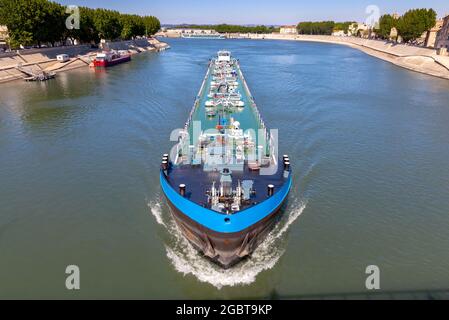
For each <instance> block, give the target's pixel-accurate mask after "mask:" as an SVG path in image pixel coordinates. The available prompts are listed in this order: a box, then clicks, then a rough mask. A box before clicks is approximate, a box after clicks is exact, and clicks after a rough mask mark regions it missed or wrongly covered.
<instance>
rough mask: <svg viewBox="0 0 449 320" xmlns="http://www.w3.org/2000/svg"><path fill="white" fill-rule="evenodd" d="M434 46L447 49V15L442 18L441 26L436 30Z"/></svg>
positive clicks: (448, 45)
mask: <svg viewBox="0 0 449 320" xmlns="http://www.w3.org/2000/svg"><path fill="white" fill-rule="evenodd" d="M435 48H437V49H442V48H445V49H446V50H448V49H449V15H447V16H446V17H445V18H444V19H443V26H442V27H441V29H440V30H439V31H438V35H437V39H436V44H435Z"/></svg>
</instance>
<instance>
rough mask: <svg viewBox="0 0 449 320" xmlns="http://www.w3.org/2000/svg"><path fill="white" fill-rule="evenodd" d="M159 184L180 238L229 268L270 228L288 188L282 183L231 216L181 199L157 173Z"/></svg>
mask: <svg viewBox="0 0 449 320" xmlns="http://www.w3.org/2000/svg"><path fill="white" fill-rule="evenodd" d="M160 183H161V187H162V190H163V192H164V195H165V197H166V198H167V200H168V204H169V206H170V208H171V213H172V215H173V217H174V219H175V221H176V223H177V225H178V227H179V228H180V230H181V231H182V233H183V234H184V236H185V237H186V238H187V239H188V240H189V241H190V242H191V243H192V244H193V245H194V246H195V247H196V248H197V249H198V250H199V251H200V252H202V253H203V254H204V255H205V256H206V257H208V258H209V259H211V260H212V261H214V262H216V263H218V264H219V265H221V266H222V267H223V268H229V267H231V266H233V265H234V264H236V263H237V262H239V261H240V260H242V259H243V258H245V257H247V256H249V255H250V254H251V253H252V252H253V251H254V250H255V248H256V247H257V246H258V245H259V244H260V243H261V242H262V241H263V239H264V237H265V236H266V235H267V233H268V232H269V231H270V230H271V229H272V227H273V226H274V224H275V222H276V221H277V218H278V216H279V213H280V209H281V208H282V206H283V204H284V203H285V201H286V199H287V196H288V193H289V191H290V188H291V184H292V178H291V175H290V176H289V178H288V179H287V181H286V183H285V184H284V185H283V186H282V187H281V188H280V189H279V190H277V192H275V193H274V194H273V195H272V196H271V197H267V198H266V200H264V201H262V202H260V203H258V204H256V205H254V206H252V207H250V208H248V209H245V210H242V211H239V212H236V213H234V214H232V215H226V214H223V213H219V212H216V211H213V210H210V209H208V208H204V207H202V206H200V205H198V204H196V203H194V202H192V201H191V200H189V199H188V198H186V197H183V196H181V195H180V194H179V193H178V191H177V190H175V189H174V188H173V187H172V186H171V185H170V183H169V181H168V180H167V176H166V175H165V173H164V172H163V171H162V170H161V172H160Z"/></svg>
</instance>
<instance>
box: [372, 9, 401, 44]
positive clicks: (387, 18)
mask: <svg viewBox="0 0 449 320" xmlns="http://www.w3.org/2000/svg"><path fill="white" fill-rule="evenodd" d="M397 22H398V21H397V20H396V19H395V18H393V16H392V15H390V14H385V15H383V16H381V17H380V19H379V29H378V30H376V33H377V34H378V35H379V36H380V37H381V38H383V39H389V38H390V34H391V29H393V28H396V27H397Z"/></svg>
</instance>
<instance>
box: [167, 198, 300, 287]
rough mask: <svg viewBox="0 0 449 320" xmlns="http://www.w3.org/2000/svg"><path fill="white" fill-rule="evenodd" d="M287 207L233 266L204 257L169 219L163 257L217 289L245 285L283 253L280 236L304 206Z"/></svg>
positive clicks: (271, 265) (176, 267)
mask: <svg viewBox="0 0 449 320" xmlns="http://www.w3.org/2000/svg"><path fill="white" fill-rule="evenodd" d="M292 207H293V208H292V209H288V210H287V212H286V215H284V217H283V218H282V219H281V221H279V223H278V224H277V225H276V226H275V228H274V229H273V230H272V231H271V232H270V233H269V234H268V236H267V237H266V239H265V240H264V241H263V242H262V243H261V244H260V245H259V247H258V248H257V249H256V250H255V251H254V252H253V254H252V255H251V257H249V258H248V259H245V260H244V261H242V262H241V263H239V264H237V265H236V266H234V267H232V268H230V269H227V270H224V269H222V268H221V267H219V266H217V265H216V264H214V263H213V262H211V261H209V260H208V259H206V258H204V257H203V256H202V255H201V254H200V253H199V252H198V251H197V250H196V249H195V248H194V247H193V246H192V245H191V244H190V243H189V242H188V240H187V239H186V238H185V237H184V236H183V235H182V234H181V232H180V231H179V230H178V228H177V227H176V224H175V223H174V222H173V221H172V222H171V223H169V225H168V229H169V230H168V231H169V232H170V233H171V234H172V235H173V236H174V240H175V241H174V243H173V246H170V245H166V246H165V248H166V251H167V257H168V259H169V260H170V262H171V264H172V265H173V266H174V268H175V269H176V270H177V271H178V272H180V273H182V274H184V275H189V274H191V275H193V276H194V277H196V278H197V279H198V280H199V281H201V282H205V283H209V284H211V285H212V286H214V287H216V288H217V289H221V288H223V287H225V286H231V287H232V286H237V285H248V284H251V283H253V282H254V281H256V277H257V275H258V274H259V273H261V272H262V271H264V270H269V269H271V268H273V267H274V266H275V265H276V263H277V262H278V260H279V258H280V257H281V256H282V254H283V253H284V249H283V248H282V247H281V246H280V240H281V239H282V235H283V234H284V233H285V232H286V231H287V230H288V228H289V227H290V226H291V225H292V224H293V223H294V222H295V221H296V219H298V217H299V216H300V215H301V213H302V212H303V211H304V209H305V208H306V203H305V202H297V204H296V205H293V206H292Z"/></svg>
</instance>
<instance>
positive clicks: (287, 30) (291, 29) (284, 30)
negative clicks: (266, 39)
mask: <svg viewBox="0 0 449 320" xmlns="http://www.w3.org/2000/svg"><path fill="white" fill-rule="evenodd" d="M279 33H281V34H298V29H296V26H294V25H291V26H282V27H281V28H280V29H279Z"/></svg>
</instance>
